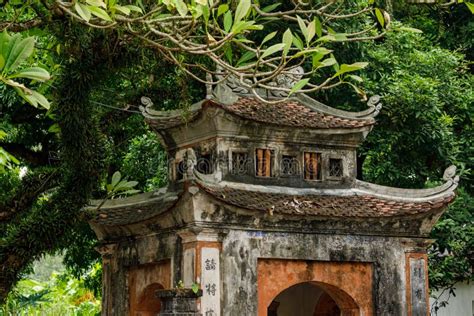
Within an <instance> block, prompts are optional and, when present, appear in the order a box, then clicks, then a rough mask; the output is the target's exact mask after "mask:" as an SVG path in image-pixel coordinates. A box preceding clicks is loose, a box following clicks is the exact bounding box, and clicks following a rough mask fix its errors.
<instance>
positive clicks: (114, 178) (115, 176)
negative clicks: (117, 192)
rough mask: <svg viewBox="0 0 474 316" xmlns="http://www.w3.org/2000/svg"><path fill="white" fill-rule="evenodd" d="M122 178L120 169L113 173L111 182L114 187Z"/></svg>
mask: <svg viewBox="0 0 474 316" xmlns="http://www.w3.org/2000/svg"><path fill="white" fill-rule="evenodd" d="M121 178H122V175H121V174H120V171H115V172H114V174H113V175H112V182H111V183H110V184H111V185H112V187H115V186H116V185H117V184H118V183H119V182H120V179H121Z"/></svg>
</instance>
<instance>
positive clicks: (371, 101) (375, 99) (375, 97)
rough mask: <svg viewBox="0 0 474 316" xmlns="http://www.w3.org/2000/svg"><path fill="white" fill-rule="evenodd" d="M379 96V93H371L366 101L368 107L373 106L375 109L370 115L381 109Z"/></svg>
mask: <svg viewBox="0 0 474 316" xmlns="http://www.w3.org/2000/svg"><path fill="white" fill-rule="evenodd" d="M380 99H381V98H380V96H379V95H377V94H376V95H373V96H371V97H370V98H369V100H368V101H367V106H368V107H369V108H374V109H375V111H374V113H373V115H372V116H376V115H377V114H379V112H380V110H381V109H382V103H381V102H380Z"/></svg>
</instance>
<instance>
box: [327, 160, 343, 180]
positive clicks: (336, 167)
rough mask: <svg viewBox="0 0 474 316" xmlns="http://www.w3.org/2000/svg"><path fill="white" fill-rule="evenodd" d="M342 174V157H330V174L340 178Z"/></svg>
mask: <svg viewBox="0 0 474 316" xmlns="http://www.w3.org/2000/svg"><path fill="white" fill-rule="evenodd" d="M342 174H343V169H342V159H333V158H331V159H329V176H330V177H338V178H340V177H342Z"/></svg>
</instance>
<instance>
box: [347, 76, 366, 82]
mask: <svg viewBox="0 0 474 316" xmlns="http://www.w3.org/2000/svg"><path fill="white" fill-rule="evenodd" d="M347 77H348V78H350V79H352V80H354V81H357V82H363V81H364V80H363V79H362V78H361V77H359V76H356V75H347Z"/></svg>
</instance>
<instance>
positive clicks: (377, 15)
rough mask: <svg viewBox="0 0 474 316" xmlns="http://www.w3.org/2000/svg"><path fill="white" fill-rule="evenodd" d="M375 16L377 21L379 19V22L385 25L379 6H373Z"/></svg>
mask: <svg viewBox="0 0 474 316" xmlns="http://www.w3.org/2000/svg"><path fill="white" fill-rule="evenodd" d="M375 16H376V17H377V21H379V24H380V25H381V26H382V27H384V26H385V18H384V17H383V13H382V10H380V9H379V8H375Z"/></svg>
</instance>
